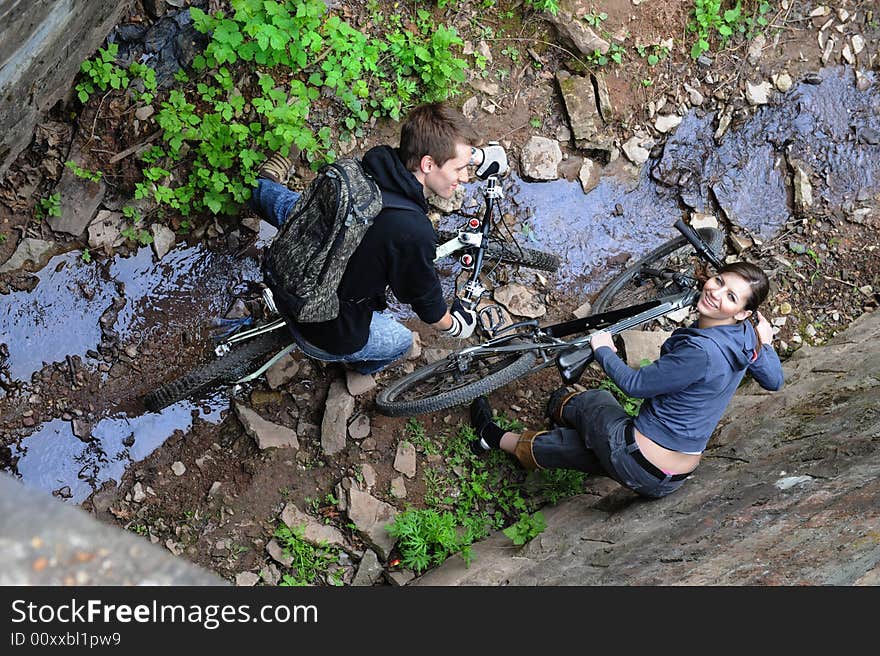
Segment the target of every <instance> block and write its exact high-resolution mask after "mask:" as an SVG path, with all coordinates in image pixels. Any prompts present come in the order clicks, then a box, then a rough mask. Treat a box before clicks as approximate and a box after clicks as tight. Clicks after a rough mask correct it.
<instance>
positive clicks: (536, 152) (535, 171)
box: [520, 135, 562, 180]
mask: <svg viewBox="0 0 880 656" xmlns="http://www.w3.org/2000/svg"><path fill="white" fill-rule="evenodd" d="M561 161H562V149H561V148H560V147H559V143H557V142H556V141H555V140H553V139H548V138H547V137H541V136H537V135H535V136H533V137H532V138H530V139H529V140H528V142H526V144H525V145H524V146H523V148H522V151H521V153H520V165H521V166H522V174H523V176H524V177H526V178H528V179H530V180H556V179H557V178H559V170H558V169H559V163H560V162H561Z"/></svg>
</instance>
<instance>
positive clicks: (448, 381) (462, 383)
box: [376, 350, 535, 417]
mask: <svg viewBox="0 0 880 656" xmlns="http://www.w3.org/2000/svg"><path fill="white" fill-rule="evenodd" d="M534 361H535V354H534V353H533V352H531V351H523V352H514V353H494V352H490V351H488V350H487V351H484V352H480V351H477V352H475V353H473V354H471V355H470V356H469V357H468V358H467V360H466V361H465V360H464V359H463V358H462V357H461V356H460V355H459V354H458V353H452V354H450V355H449V356H447V357H446V358H444V359H443V360H438V361H437V362H434V363H433V364H429V365H428V366H426V367H422V368H421V369H416V370H415V371H414V372H412V373H411V374H409V375H407V376H404V377H403V378H401V379H400V380H397V381H394V382H393V383H391V384H390V385H389V386H388V387H386V388H385V389H384V390H382V391H381V392H380V393H379V394H378V395H377V396H376V406H377V407H378V408H379V411H380V412H381V413H382V414H384V415H388V416H390V417H409V416H411V415H417V414H423V413H428V412H436V411H438V410H444V409H446V408H451V407H453V406H456V405H461V404H464V403H468V402H470V401H473V400H474V399H475V398H477V397H478V396H482V395H483V394H488V393H489V392H491V391H493V390H496V389H498V388H499V387H503V386H504V385H506V384H507V383H510V382H512V381H514V380H516V379H517V378H520V377H521V376H524V375H525V374H526V373H528V372H529V370H530V369H531V368H532V364H533V363H534Z"/></svg>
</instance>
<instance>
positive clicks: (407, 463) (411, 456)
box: [394, 440, 416, 478]
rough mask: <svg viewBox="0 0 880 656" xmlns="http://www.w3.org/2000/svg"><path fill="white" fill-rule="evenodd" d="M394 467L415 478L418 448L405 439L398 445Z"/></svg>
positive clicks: (408, 476)
mask: <svg viewBox="0 0 880 656" xmlns="http://www.w3.org/2000/svg"><path fill="white" fill-rule="evenodd" d="M394 469H395V470H396V471H399V472H400V473H401V474H403V475H404V476H406V477H407V478H413V477H414V476H415V475H416V448H415V447H414V446H413V445H412V444H411V443H410V442H408V441H406V440H403V441H402V442H400V443H399V444H398V445H397V453H396V454H395V456H394Z"/></svg>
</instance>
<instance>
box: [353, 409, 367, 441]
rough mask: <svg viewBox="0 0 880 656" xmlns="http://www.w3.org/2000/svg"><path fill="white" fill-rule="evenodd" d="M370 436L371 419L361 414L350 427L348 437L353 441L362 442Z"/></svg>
mask: <svg viewBox="0 0 880 656" xmlns="http://www.w3.org/2000/svg"><path fill="white" fill-rule="evenodd" d="M369 434H370V418H369V416H367V415H365V414H364V413H360V414H358V415H356V416H355V418H354V419H352V420H351V423H350V424H349V425H348V436H349V437H350V438H351V439H353V440H362V439H364V438H365V437H367V436H368V435H369Z"/></svg>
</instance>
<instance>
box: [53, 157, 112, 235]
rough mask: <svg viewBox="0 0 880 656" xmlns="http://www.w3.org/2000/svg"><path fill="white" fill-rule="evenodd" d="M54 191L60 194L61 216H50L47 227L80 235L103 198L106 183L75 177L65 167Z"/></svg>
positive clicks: (105, 191)
mask: <svg viewBox="0 0 880 656" xmlns="http://www.w3.org/2000/svg"><path fill="white" fill-rule="evenodd" d="M55 193H57V194H60V195H61V216H50V217H49V218H48V223H49V227H50V228H52V230H55V231H56V232H65V233H67V234H70V235H73V236H74V237H80V236H82V235H83V233H84V232H85V230H86V226H88V225H89V223H91V221H92V219H93V218H94V216H95V214H96V213H97V211H98V206H100V204H101V201H102V200H104V194H105V193H107V185H105V184H104V180H98V181H97V182H94V181H92V180H86V179H84V178H80V177H77V176H76V175H75V174H74V173H73V171H71V170H70V169H69V168H67V167H65V168H64V173H62V174H61V180H59V182H58V184H57V185H56V187H55Z"/></svg>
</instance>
